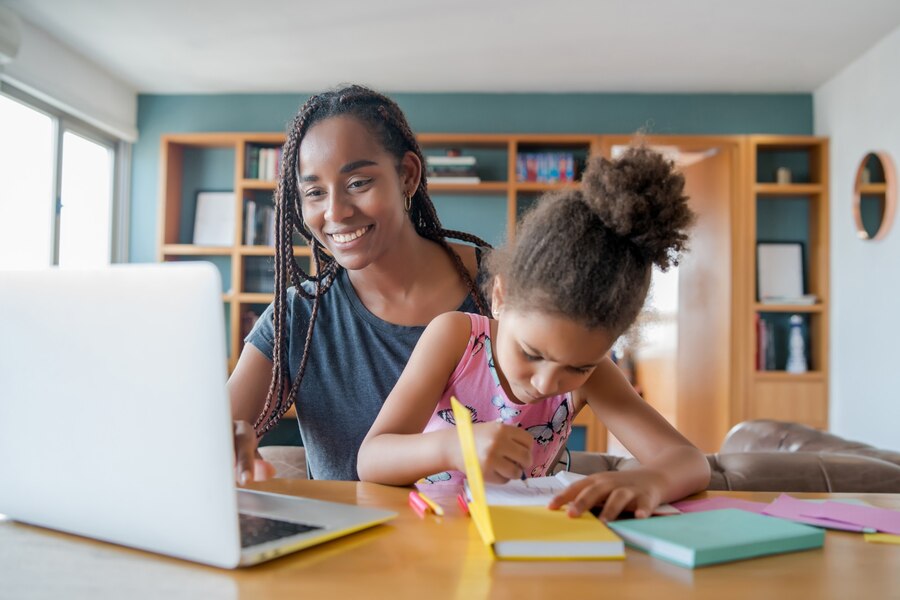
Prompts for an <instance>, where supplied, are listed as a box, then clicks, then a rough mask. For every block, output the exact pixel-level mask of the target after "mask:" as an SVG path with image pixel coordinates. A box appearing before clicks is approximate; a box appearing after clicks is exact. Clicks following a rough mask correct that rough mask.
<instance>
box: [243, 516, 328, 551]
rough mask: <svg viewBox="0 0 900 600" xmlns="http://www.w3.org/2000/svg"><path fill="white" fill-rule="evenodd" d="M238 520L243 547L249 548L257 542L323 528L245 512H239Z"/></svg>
mask: <svg viewBox="0 0 900 600" xmlns="http://www.w3.org/2000/svg"><path fill="white" fill-rule="evenodd" d="M238 522H239V523H240V525H241V547H242V548H249V547H250V546H255V545H257V544H264V543H266V542H271V541H273V540H280V539H281V538H284V537H288V536H290V535H296V534H298V533H303V532H305V531H313V530H314V529H322V528H321V527H317V526H315V525H304V524H302V523H290V522H288V521H279V520H277V519H269V518H266V517H256V516H254V515H247V514H244V513H239V514H238Z"/></svg>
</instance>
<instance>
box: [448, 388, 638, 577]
mask: <svg viewBox="0 0 900 600" xmlns="http://www.w3.org/2000/svg"><path fill="white" fill-rule="evenodd" d="M451 405H452V406H453V412H454V416H455V420H456V431H457V434H458V436H459V443H460V446H461V447H462V453H463V460H464V462H465V467H466V469H465V470H466V478H467V481H468V485H469V489H470V490H471V494H472V501H471V502H470V503H469V514H470V515H471V516H472V519H473V520H474V521H475V527H476V528H477V529H478V533H479V535H480V536H481V540H482V541H483V542H484V544H485V545H487V546H489V547H490V548H491V551H492V552H493V554H494V556H495V557H497V558H499V559H511V560H529V559H573V560H583V559H622V558H625V549H624V545H623V543H622V540H621V539H619V537H618V536H616V535H615V534H614V533H613V532H612V531H610V529H609V528H608V527H607V526H606V525H604V524H603V522H601V521H600V520H598V519H597V518H595V517H594V516H593V515H591V514H590V513H589V512H585V513H583V514H582V515H581V516H580V517H578V518H571V517H569V516H568V514H567V513H566V512H565V511H563V510H549V509H547V508H546V507H544V506H523V505H512V506H510V505H492V504H490V503H489V502H488V500H487V492H486V490H485V483H484V478H483V476H482V473H481V466H480V464H479V462H478V455H477V452H476V450H475V437H474V434H473V431H472V421H471V417H470V414H469V410H468V409H467V408H465V407H464V406H463V405H462V404H460V403H459V401H457V400H456V399H455V398H453V399H452V400H451Z"/></svg>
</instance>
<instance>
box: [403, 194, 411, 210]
mask: <svg viewBox="0 0 900 600" xmlns="http://www.w3.org/2000/svg"><path fill="white" fill-rule="evenodd" d="M411 208H412V194H409V195H408V196H406V200H404V202H403V210H405V211H406V212H409V211H410V209H411Z"/></svg>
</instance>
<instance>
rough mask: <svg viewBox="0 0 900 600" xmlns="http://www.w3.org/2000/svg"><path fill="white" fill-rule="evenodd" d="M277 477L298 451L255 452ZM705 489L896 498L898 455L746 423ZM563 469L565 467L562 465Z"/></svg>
mask: <svg viewBox="0 0 900 600" xmlns="http://www.w3.org/2000/svg"><path fill="white" fill-rule="evenodd" d="M260 453H261V454H262V455H263V457H264V458H265V459H266V460H269V461H270V462H272V463H273V464H274V465H275V468H276V470H277V477H283V478H300V479H303V478H306V464H305V460H306V455H305V453H304V451H303V448H298V447H290V446H266V447H263V448H260ZM707 459H708V460H709V465H710V469H711V471H712V478H711V480H710V483H709V487H708V489H710V490H735V491H780V492H855V493H865V492H869V493H900V452H892V451H890V450H879V449H877V448H873V447H872V446H867V445H866V444H861V443H859V442H852V441H848V440H845V439H843V438H840V437H838V436H836V435H832V434H829V433H824V432H821V431H818V430H816V429H812V428H810V427H806V426H805V425H799V424H797V423H784V422H780V421H768V420H758V421H745V422H743V423H739V424H738V425H735V426H734V427H733V428H732V429H731V431H729V432H728V435H726V436H725V440H724V441H723V442H722V446H721V448H720V449H719V452H717V453H715V454H708V455H707ZM637 464H638V463H637V461H636V460H634V459H632V458H623V457H620V456H612V455H609V454H600V453H595V452H572V453H571V461H570V464H569V469H570V470H571V471H574V472H576V473H585V474H590V473H596V472H600V471H618V470H625V469H632V468H635V466H637ZM561 468H564V465H561Z"/></svg>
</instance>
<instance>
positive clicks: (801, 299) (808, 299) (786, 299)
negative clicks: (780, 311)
mask: <svg viewBox="0 0 900 600" xmlns="http://www.w3.org/2000/svg"><path fill="white" fill-rule="evenodd" d="M817 301H818V297H817V296H816V295H815V294H802V295H800V296H763V297H762V298H760V299H759V302H760V304H796V305H798V306H812V305H813V304H815V303H816V302H817Z"/></svg>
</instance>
